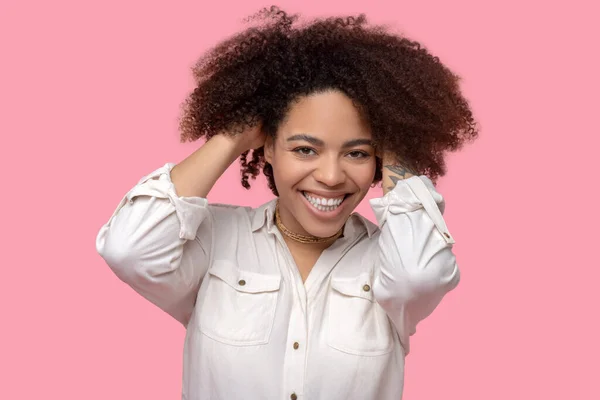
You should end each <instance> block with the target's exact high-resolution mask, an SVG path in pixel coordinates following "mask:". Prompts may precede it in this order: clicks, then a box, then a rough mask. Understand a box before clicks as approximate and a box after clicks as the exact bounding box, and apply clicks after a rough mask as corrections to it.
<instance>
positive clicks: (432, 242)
mask: <svg viewBox="0 0 600 400" xmlns="http://www.w3.org/2000/svg"><path fill="white" fill-rule="evenodd" d="M172 167H173V164H167V165H165V166H164V167H162V168H160V169H158V170H156V171H155V172H153V173H151V174H150V175H148V176H146V177H144V178H143V179H142V180H141V181H140V182H139V183H138V184H137V185H136V186H135V187H134V188H133V189H132V190H130V191H129V193H127V195H126V196H125V197H124V198H123V200H122V201H121V203H120V204H119V206H118V208H117V209H116V210H115V212H114V214H113V216H112V217H111V218H110V220H109V221H108V222H107V223H106V225H104V226H103V227H102V228H101V230H100V232H99V234H98V237H97V242H96V246H97V249H98V252H99V253H100V254H101V255H102V257H103V258H104V259H105V260H106V262H107V264H108V265H109V266H110V267H111V269H112V270H113V271H114V272H115V274H116V275H117V276H118V277H119V278H120V279H121V280H123V281H124V282H126V283H127V284H129V285H130V286H131V287H132V288H133V289H134V290H136V291H137V292H138V293H139V294H141V295H142V296H144V297H145V298H146V299H148V300H149V301H151V302H152V303H154V304H156V305H157V306H158V307H160V308H161V309H162V310H164V311H165V312H167V313H169V314H170V315H172V316H173V317H174V318H176V319H177V320H178V321H180V322H181V323H182V324H183V325H184V326H185V327H186V328H187V333H186V339H185V345H184V357H183V358H184V368H183V390H182V398H183V399H188V400H208V399H210V400H218V399H223V400H233V399H257V400H270V399H273V400H275V399H277V400H283V399H309V400H335V399H344V400H350V399H356V400H369V399H373V400H375V399H377V400H387V399H390V400H399V399H400V398H401V397H402V390H403V382H404V357H405V355H406V354H408V351H409V337H410V335H412V334H413V333H414V332H415V330H416V325H417V323H418V322H419V321H420V320H422V319H423V318H425V317H427V316H428V315H429V314H430V313H431V312H432V311H433V310H434V308H435V307H436V306H437V305H438V304H439V302H440V301H441V300H442V298H443V296H444V295H445V294H446V293H447V292H448V291H450V290H451V289H453V288H454V287H455V286H456V285H457V284H458V281H459V270H458V267H457V264H456V259H455V256H454V254H453V252H452V245H453V244H454V239H453V238H452V236H451V235H450V233H449V231H448V229H447V227H446V224H445V222H444V219H443V217H442V213H443V211H444V199H443V198H442V196H441V195H440V194H439V193H438V192H437V191H436V190H435V188H434V186H433V184H432V183H431V181H430V180H429V179H428V178H427V177H426V176H413V177H410V178H408V179H405V180H400V181H399V182H398V183H397V185H396V187H395V188H394V189H393V190H392V191H390V192H388V193H387V194H386V195H385V196H383V197H381V198H376V199H372V200H370V203H371V207H372V208H373V210H374V212H375V216H376V218H377V221H378V223H379V226H380V227H381V229H380V228H379V227H377V226H376V225H374V224H373V223H371V222H370V221H368V220H367V219H365V218H363V217H361V216H360V215H358V214H356V213H355V214H352V216H351V217H350V218H349V219H348V221H347V223H346V225H345V228H344V235H343V237H342V238H340V239H338V240H337V241H336V242H335V243H334V244H332V245H331V246H330V247H329V248H328V249H326V250H325V251H324V252H323V253H322V255H321V256H320V258H319V259H318V261H317V263H316V264H315V265H314V267H313V269H312V270H311V272H310V274H309V276H308V278H307V279H306V282H304V283H303V282H302V278H301V276H300V273H299V272H298V270H297V268H296V266H295V264H294V261H293V258H292V256H291V254H290V253H289V250H288V249H287V247H286V245H285V242H284V241H283V238H282V237H281V235H280V233H279V230H278V229H277V228H276V226H275V225H274V222H273V219H274V218H273V212H274V205H275V201H274V200H273V201H270V202H268V203H267V204H265V205H263V206H261V207H259V208H256V209H253V208H248V207H238V206H228V205H216V204H208V201H207V200H206V199H204V198H197V197H179V196H178V195H177V194H176V192H175V188H174V186H173V184H172V182H171V180H170V170H171V168H172Z"/></svg>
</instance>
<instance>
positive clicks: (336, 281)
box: [331, 273, 374, 301]
mask: <svg viewBox="0 0 600 400" xmlns="http://www.w3.org/2000/svg"><path fill="white" fill-rule="evenodd" d="M331 287H332V288H333V289H335V290H337V291H338V292H340V293H341V294H343V295H346V296H351V297H362V298H363V299H367V300H369V301H373V300H374V298H373V278H372V277H371V274H368V273H364V274H360V275H358V276H356V277H351V278H346V277H343V278H342V277H339V278H338V277H332V278H331Z"/></svg>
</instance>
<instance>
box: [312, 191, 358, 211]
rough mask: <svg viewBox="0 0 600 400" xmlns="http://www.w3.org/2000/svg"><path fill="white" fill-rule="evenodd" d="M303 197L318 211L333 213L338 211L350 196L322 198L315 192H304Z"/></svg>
mask: <svg viewBox="0 0 600 400" xmlns="http://www.w3.org/2000/svg"><path fill="white" fill-rule="evenodd" d="M302 195H304V197H305V198H306V200H308V202H309V203H310V204H311V205H312V206H313V207H314V208H316V209H317V210H319V211H325V212H331V211H334V210H336V209H337V208H338V207H339V206H340V205H341V204H342V203H343V201H344V200H345V199H346V197H347V196H348V194H342V195H338V196H335V197H334V196H331V197H330V196H322V195H318V194H316V193H313V192H307V191H303V192H302Z"/></svg>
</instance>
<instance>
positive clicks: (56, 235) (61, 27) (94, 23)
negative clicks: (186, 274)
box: [0, 0, 600, 400]
mask: <svg viewBox="0 0 600 400" xmlns="http://www.w3.org/2000/svg"><path fill="white" fill-rule="evenodd" d="M155 3H161V4H162V5H156V4H155ZM301 3H302V5H300V4H301ZM392 3H393V4H394V5H392ZM586 3H587V4H586ZM593 3H594V2H593V1H588V2H583V1H569V2H565V1H557V2H549V1H528V2H522V1H515V0H510V1H504V2H484V1H467V0H455V1H442V0H439V1H425V0H422V1H418V2H416V1H411V2H408V1H395V2H390V1H368V2H365V1H363V0H358V1H356V0H347V1H327V2H325V1H302V2H300V1H299V0H288V1H281V2H279V4H280V5H282V6H283V7H284V8H285V9H288V10H290V11H293V12H296V11H300V12H302V13H304V14H305V15H307V16H317V15H326V14H330V13H334V14H338V13H339V14H347V13H357V12H363V11H364V12H366V13H367V15H368V16H369V17H370V18H371V20H372V21H374V22H378V23H388V24H391V25H393V26H396V27H397V28H398V29H401V30H403V31H405V32H406V33H408V34H409V35H411V36H412V37H413V38H415V39H417V40H420V41H422V42H423V43H424V44H426V45H427V46H428V47H429V48H430V49H431V50H432V51H433V52H435V53H436V54H437V55H439V56H440V58H441V59H442V60H443V61H444V62H446V63H447V64H448V65H449V66H451V67H452V68H453V69H454V70H455V71H456V72H458V73H459V74H460V75H462V76H463V77H464V81H463V85H464V86H463V87H464V90H465V93H466V95H467V96H468V98H469V99H470V100H471V101H472V104H473V108H474V110H475V112H476V114H477V117H478V119H479V121H480V122H481V125H482V135H481V139H480V140H479V141H478V142H476V143H475V144H474V145H472V146H469V147H467V148H466V149H465V150H464V151H463V152H462V153H459V154H456V155H452V156H451V157H450V158H449V173H448V175H447V176H446V177H445V178H443V179H442V180H441V181H440V185H439V188H440V190H441V192H442V193H443V194H444V195H445V197H446V199H447V204H448V207H447V213H446V220H447V223H448V225H449V227H450V229H451V230H452V233H453V235H454V237H455V239H456V242H457V244H456V247H455V251H456V253H457V256H458V260H459V264H460V266H461V268H462V276H463V279H462V283H461V285H460V286H459V288H458V289H457V290H456V291H455V292H452V294H451V295H449V296H448V298H447V299H446V301H445V302H444V303H443V304H442V305H441V306H440V308H439V309H438V310H437V312H436V313H435V314H434V315H433V316H432V317H430V318H429V319H428V320H426V321H425V322H424V323H422V324H421V325H420V327H419V331H418V333H417V335H416V336H415V337H414V342H413V343H414V345H413V346H414V347H413V352H412V353H411V355H410V356H409V358H408V359H407V371H406V391H405V399H409V400H413V399H457V400H458V399H460V400H468V399H474V400H475V399H477V400H480V399H488V400H493V399H503V400H505V399H542V398H543V399H598V398H600V389H598V384H597V379H598V378H597V375H598V371H599V370H598V358H599V345H598V341H599V340H598V338H599V337H600V329H599V328H598V324H597V322H598V315H599V311H598V306H600V302H599V298H598V295H597V294H595V293H597V287H598V281H599V278H600V273H599V269H600V268H599V267H600V262H599V261H598V257H597V256H596V254H595V250H597V249H598V234H597V229H598V227H599V226H600V221H599V220H598V216H597V205H596V202H597V200H598V196H597V192H598V190H597V187H598V184H597V183H594V182H597V181H598V177H597V171H598V162H597V160H598V155H597V152H598V143H597V142H598V133H599V127H598V126H599V125H598V122H597V121H598V120H597V117H598V109H599V101H598V93H599V91H600V87H599V84H598V78H597V75H596V74H597V73H598V71H600V63H599V62H598V58H597V49H598V44H597V40H598V38H599V37H600V32H599V31H598V28H597V27H596V28H594V27H593V24H596V22H597V16H598V9H597V7H594V6H592V4H593ZM264 4H266V3H262V2H258V1H237V2H234V1H218V2H211V3H206V2H200V1H173V2H170V4H169V5H167V2H150V1H139V0H138V1H115V0H109V1H102V2H100V1H95V2H90V1H66V0H56V1H19V2H18V1H3V2H2V3H1V4H0V43H1V46H0V54H1V62H0V70H1V74H0V106H1V108H0V132H1V133H2V145H1V146H0V152H1V160H2V165H3V168H2V169H3V174H2V182H3V184H2V208H1V209H2V223H1V224H0V229H1V232H2V252H1V254H2V261H3V262H2V276H1V278H0V286H1V287H0V296H1V301H0V306H1V307H2V310H1V312H2V314H1V315H2V329H1V330H0V338H1V339H0V382H1V383H0V398H1V399H11V400H12V399H51V398H52V399H54V398H56V399H65V400H66V399H86V400H93V399H147V400H150V399H161V400H164V399H176V398H178V397H179V393H180V380H181V358H182V343H183V337H184V330H183V328H182V327H181V326H179V325H178V324H177V323H176V322H175V321H173V320H171V319H170V318H169V317H168V316H167V315H166V314H164V313H162V312H161V311H159V310H158V309H156V308H154V307H153V306H152V305H150V304H149V303H147V302H146V301H145V300H143V299H142V298H140V297H139V296H138V295H137V294H135V293H134V292H133V291H132V290H131V289H129V288H128V287H126V286H125V285H124V284H122V283H121V282H119V281H118V280H117V278H116V277H115V276H113V274H112V273H111V272H110V270H109V269H108V267H107V266H106V265H105V264H104V262H103V260H102V259H101V258H100V257H99V256H98V255H97V254H96V252H95V247H94V244H95V236H96V233H97V231H98V229H99V228H100V226H101V225H102V224H103V223H104V222H105V221H106V220H107V219H108V217H109V216H110V214H111V213H112V211H113V209H114V208H115V206H116V205H117V203H118V202H119V200H120V198H121V196H122V195H123V194H124V193H125V192H126V191H127V190H128V189H129V188H130V187H131V186H132V185H133V184H135V182H136V181H137V180H138V179H139V178H140V177H141V176H142V175H144V174H146V173H148V172H150V171H152V170H153V169H155V168H157V167H158V166H160V165H162V164H163V163H165V162H167V161H175V162H176V161H179V160H181V159H182V158H183V157H184V156H186V155H187V154H188V153H189V152H191V151H192V150H193V149H194V148H195V147H196V146H197V145H198V144H197V143H195V144H185V145H183V144H180V143H179V140H178V133H177V117H178V115H179V106H180V104H181V102H182V101H183V99H184V97H185V96H186V94H187V93H188V91H189V90H190V89H191V83H192V81H191V75H190V73H189V67H190V66H191V64H192V62H193V61H194V60H195V59H196V58H197V57H198V56H199V55H200V54H201V53H202V51H203V50H205V49H207V48H208V46H210V45H212V44H214V43H215V42H217V41H218V40H220V39H222V38H224V37H225V36H226V35H228V34H230V33H232V32H234V31H236V30H237V29H239V28H240V27H241V25H240V23H239V22H240V20H241V19H242V18H244V17H245V16H247V15H248V14H250V13H252V12H253V11H255V10H256V9H257V8H258V7H260V6H263V5H264ZM596 4H597V3H596ZM594 49H596V50H594ZM592 52H596V54H590V53H592ZM594 167H596V168H594ZM237 168H238V167H237V165H235V166H234V167H233V168H232V169H231V170H230V171H229V172H228V173H227V174H226V175H225V176H224V177H223V179H222V180H221V181H220V182H219V183H218V185H217V186H216V188H215V189H214V191H213V192H212V193H211V196H210V199H211V200H212V201H218V202H227V201H231V200H232V199H235V200H237V201H238V202H239V203H241V204H247V205H258V204H260V203H262V202H263V201H265V200H266V199H267V198H268V192H267V190H266V187H265V184H264V182H263V181H261V182H259V184H258V185H257V187H256V188H255V189H253V190H252V191H249V192H248V191H245V190H244V189H242V187H241V186H240V185H239V184H238V170H237ZM377 195H379V193H378V191H374V192H373V193H372V195H371V196H377ZM360 211H362V212H364V213H365V214H366V215H367V216H369V217H370V218H372V214H371V211H370V210H369V209H368V208H367V203H366V202H365V203H363V205H362V207H361V209H360ZM257 362H260V360H257ZM232 378H233V379H235V378H234V377H232Z"/></svg>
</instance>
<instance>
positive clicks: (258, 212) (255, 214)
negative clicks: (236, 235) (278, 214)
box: [208, 201, 273, 230]
mask: <svg viewBox="0 0 600 400" xmlns="http://www.w3.org/2000/svg"><path fill="white" fill-rule="evenodd" d="M272 203H273V201H269V202H268V203H265V204H263V205H261V206H259V207H250V206H240V205H234V204H224V203H210V204H209V205H208V208H209V209H210V214H211V215H212V218H213V222H214V224H215V226H216V227H217V228H224V229H230V228H231V227H232V226H235V227H236V228H237V229H239V228H240V227H242V226H248V227H250V228H251V229H253V230H254V229H255V228H256V225H261V224H262V223H264V221H265V220H266V218H267V214H268V213H269V212H270V210H271V209H272Z"/></svg>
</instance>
